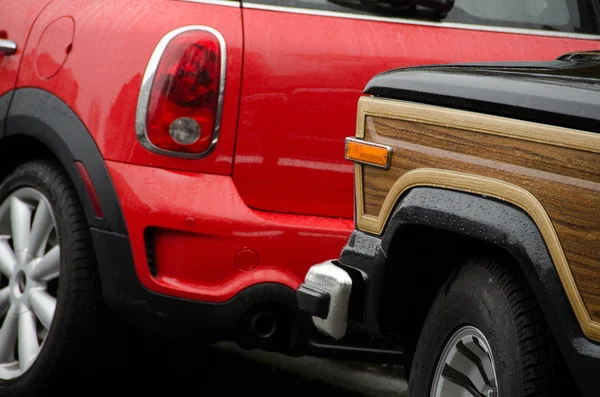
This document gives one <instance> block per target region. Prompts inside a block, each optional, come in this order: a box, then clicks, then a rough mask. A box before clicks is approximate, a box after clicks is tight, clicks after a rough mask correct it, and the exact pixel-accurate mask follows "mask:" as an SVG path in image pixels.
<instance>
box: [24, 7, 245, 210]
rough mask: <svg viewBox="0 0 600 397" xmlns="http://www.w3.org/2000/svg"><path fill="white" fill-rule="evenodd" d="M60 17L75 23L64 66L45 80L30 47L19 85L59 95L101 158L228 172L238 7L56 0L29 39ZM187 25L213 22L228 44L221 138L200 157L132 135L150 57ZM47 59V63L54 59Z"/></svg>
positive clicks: (238, 68) (236, 90) (238, 61)
mask: <svg viewBox="0 0 600 397" xmlns="http://www.w3.org/2000/svg"><path fill="white" fill-rule="evenodd" d="M109 4H110V5H109ZM167 9H168V12H165V10H167ZM65 16H68V17H71V18H73V20H74V21H75V39H74V41H73V45H72V50H71V51H70V53H69V55H68V58H67V59H66V61H64V64H63V65H62V68H61V69H60V70H59V71H58V72H57V73H56V75H55V76H53V77H52V78H50V79H44V78H42V77H41V76H39V74H38V72H37V69H36V62H40V61H39V57H42V56H43V55H44V53H40V49H39V48H37V46H35V45H32V46H28V47H27V49H26V50H25V53H24V54H23V60H22V65H21V73H20V74H19V79H18V83H17V87H37V88H41V89H44V90H47V91H49V92H52V93H54V94H55V95H57V96H58V97H60V98H61V99H62V100H63V101H64V102H66V103H67V104H68V105H69V106H70V107H71V108H72V109H74V110H75V112H76V113H77V114H78V115H79V117H80V118H81V120H82V121H83V123H84V124H85V126H86V127H87V128H88V130H89V131H91V133H92V135H93V138H94V140H95V142H96V144H97V145H98V148H99V149H100V152H101V153H102V155H103V157H104V158H105V159H106V160H113V161H121V162H126V163H130V164H140V165H146V166H152V167H161V168H169V169H181V170H188V171H196V172H202V173H216V174H225V175H227V174H230V173H231V167H232V157H233V147H234V141H235V132H236V124H237V114H238V102H239V96H240V79H241V72H242V21H241V10H240V8H237V7H219V6H214V5H207V4H195V3H192V2H179V1H168V0H163V1H152V2H149V1H145V0H111V2H110V3H106V2H95V1H89V0H54V1H52V3H50V5H49V6H48V7H47V8H46V9H45V10H44V11H43V12H42V13H41V14H40V16H39V17H38V19H37V21H36V23H35V25H34V27H33V29H32V30H31V35H30V36H31V38H30V42H32V43H37V42H39V41H40V38H41V37H42V35H43V34H44V32H45V31H46V28H47V27H48V26H49V25H51V24H52V22H53V21H55V20H57V19H59V18H61V17H65ZM186 25H206V26H210V27H213V28H215V29H217V30H218V31H219V32H221V34H222V35H223V36H224V38H225V41H226V43H227V81H226V84H225V90H226V91H225V100H224V105H223V117H222V123H221V136H220V139H219V144H218V145H217V147H216V148H215V150H214V151H213V152H212V153H211V155H210V156H208V157H206V158H204V159H201V160H188V159H181V158H177V157H170V156H163V155H159V154H155V153H152V152H150V151H148V150H146V149H145V148H144V147H142V145H140V144H139V142H138V140H137V137H136V134H135V114H136V105H137V99H138V95H139V93H140V85H141V80H142V75H143V73H144V71H145V69H146V66H147V64H148V60H149V59H150V55H151V54H152V51H153V50H154V47H155V46H156V44H157V43H158V42H159V40H160V39H161V38H162V37H163V36H164V35H165V34H167V33H168V32H170V31H171V30H174V29H176V28H178V27H181V26H186ZM44 50H45V49H44ZM44 59H46V62H52V58H51V57H45V58H44ZM125 212H126V211H125Z"/></svg>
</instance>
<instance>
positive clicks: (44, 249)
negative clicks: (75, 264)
mask: <svg viewBox="0 0 600 397" xmlns="http://www.w3.org/2000/svg"><path fill="white" fill-rule="evenodd" d="M59 274H60V247H59V244H58V234H57V229H56V222H55V219H54V215H53V214H52V209H51V207H50V205H49V203H48V200H47V199H46V197H44V195H43V194H42V193H41V192H39V191H38V190H36V189H32V188H22V189H19V190H17V191H15V192H13V193H12V194H11V195H10V196H9V197H8V198H7V199H6V200H5V201H4V202H3V203H2V204H0V379H12V378H16V377H18V376H20V375H22V374H23V373H24V372H25V371H27V369H29V367H31V365H32V364H33V363H34V362H35V360H36V358H37V356H38V354H39V353H40V350H41V349H42V346H43V344H44V341H45V340H46V337H47V335H48V332H49V330H50V327H51V325H52V320H53V318H54V312H55V309H56V295H57V290H58V278H59Z"/></svg>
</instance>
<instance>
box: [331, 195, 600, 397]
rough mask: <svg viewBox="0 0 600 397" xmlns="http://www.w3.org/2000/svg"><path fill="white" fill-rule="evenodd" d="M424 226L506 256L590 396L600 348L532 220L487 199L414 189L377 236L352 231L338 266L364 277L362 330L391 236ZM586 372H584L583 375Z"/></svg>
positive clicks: (373, 326)
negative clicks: (582, 322)
mask: <svg viewBox="0 0 600 397" xmlns="http://www.w3.org/2000/svg"><path fill="white" fill-rule="evenodd" d="M416 225H418V226H426V227H431V228H435V229H439V230H444V231H447V232H452V233H456V234H461V235H464V236H468V237H471V238H474V239H477V240H480V241H485V242H488V243H490V244H493V245H494V246H496V247H498V248H500V249H502V250H504V251H505V252H507V253H509V254H510V255H511V256H512V257H513V258H514V259H515V260H516V262H517V263H518V264H519V266H520V268H521V270H522V272H523V274H524V275H525V277H526V279H527V281H528V284H529V286H530V287H531V289H532V291H533V293H534V295H535V296H536V299H537V301H538V302H539V304H540V307H541V309H542V311H543V313H544V315H545V317H546V320H547V322H548V324H549V326H550V328H551V330H552V332H553V335H554V337H555V339H556V341H557V343H558V345H559V347H560V350H561V352H562V354H563V356H564V358H565V360H566V362H567V364H568V365H569V367H570V368H571V372H572V373H573V376H574V377H575V380H576V381H577V383H578V385H579V386H580V387H581V389H582V391H583V392H584V395H586V396H588V395H595V394H592V393H596V392H597V383H596V380H595V377H594V376H593V375H592V373H591V372H590V371H593V370H592V369H597V368H599V367H600V344H597V343H595V342H593V341H591V340H590V339H588V338H586V337H585V336H584V334H583V331H582V329H581V327H580V325H579V323H578V321H577V318H576V317H575V313H574V311H573V309H572V307H571V304H570V302H569V300H568V298H567V295H566V293H565V290H564V288H563V285H562V283H561V281H560V279H559V276H558V273H557V271H556V268H555V266H554V263H553V261H552V258H551V256H550V253H549V251H548V249H547V246H546V243H545V241H544V239H543V237H542V234H541V233H540V230H539V229H538V227H537V225H536V224H535V222H534V221H533V219H532V218H531V217H530V216H529V215H528V214H527V213H526V212H525V211H524V210H522V209H521V208H518V207H516V206H514V205H513V204H510V203H507V202H504V201H500V200H498V199H495V198H491V197H484V196H481V195H477V194H472V193H467V192H461V191H455V190H448V189H443V188H437V187H415V188H412V189H411V190H409V191H408V192H406V193H405V194H404V195H403V196H402V197H401V198H400V199H399V201H398V203H397V204H396V206H395V209H394V211H393V212H392V215H391V216H390V218H389V220H388V223H387V225H386V228H385V230H384V233H383V235H382V236H373V235H371V234H367V233H364V232H360V231H355V232H354V233H353V235H352V236H351V238H350V239H349V241H348V244H347V245H346V247H344V250H343V251H342V255H341V258H340V262H341V263H342V264H343V265H345V266H351V267H356V268H359V269H361V270H363V271H365V272H366V273H367V275H368V277H369V282H368V285H367V292H366V296H365V307H364V314H365V320H366V323H367V324H366V325H367V328H368V329H370V330H372V331H373V332H380V330H379V328H378V319H376V318H375V315H374V313H378V310H379V302H378V301H379V299H380V297H381V294H380V292H381V288H380V286H381V282H382V280H383V277H384V273H385V266H389V265H388V264H387V257H388V254H389V253H390V250H391V248H392V244H393V242H394V235H395V234H396V232H397V231H399V230H400V229H402V228H404V227H410V226H416ZM585 368H590V370H589V371H588V370H584V369H585Z"/></svg>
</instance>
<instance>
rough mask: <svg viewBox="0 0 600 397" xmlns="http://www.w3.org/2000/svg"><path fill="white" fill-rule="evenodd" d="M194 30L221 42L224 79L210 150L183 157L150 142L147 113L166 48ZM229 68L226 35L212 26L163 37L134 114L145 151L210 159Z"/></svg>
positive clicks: (218, 129)
mask: <svg viewBox="0 0 600 397" xmlns="http://www.w3.org/2000/svg"><path fill="white" fill-rule="evenodd" d="M192 30H202V31H205V32H209V33H212V34H213V35H214V36H215V37H216V38H217V40H219V46H220V49H221V78H220V81H219V100H218V104H217V113H216V115H215V126H214V128H213V132H212V141H211V143H210V146H209V147H208V148H207V149H206V150H205V151H204V152H202V153H193V154H192V153H180V152H174V151H172V150H165V149H160V148H158V147H156V146H154V144H152V142H150V140H149V139H148V132H147V131H146V116H147V111H148V103H149V101H150V91H151V90H152V83H153V82H154V76H155V75H156V69H157V68H158V64H159V62H160V59H161V58H162V55H163V53H164V51H165V49H166V48H167V45H168V44H169V43H170V42H171V40H173V38H175V37H176V36H178V35H180V34H181V33H185V32H189V31H192ZM226 68H227V47H226V45H225V39H224V38H223V35H222V34H221V33H220V32H219V31H218V30H216V29H214V28H211V27H209V26H202V25H189V26H183V27H180V28H177V29H175V30H172V31H170V32H169V33H167V34H166V35H164V36H163V38H162V39H160V41H159V42H158V44H157V45H156V48H154V51H153V52H152V56H150V61H148V66H146V71H145V72H144V77H143V78H142V85H141V87H140V93H139V96H138V103H137V108H136V112H135V132H136V135H137V138H138V140H139V141H140V143H141V144H142V146H144V147H145V148H146V149H148V150H150V151H151V152H154V153H158V154H163V155H166V156H174V157H183V158H189V159H198V158H202V157H205V156H207V155H208V154H209V153H210V152H212V150H213V149H214V148H215V145H216V144H217V141H218V140H219V132H220V129H221V115H222V113H223V97H224V95H225V75H226Z"/></svg>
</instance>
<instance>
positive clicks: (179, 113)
mask: <svg viewBox="0 0 600 397" xmlns="http://www.w3.org/2000/svg"><path fill="white" fill-rule="evenodd" d="M224 77H225V45H224V41H223V37H222V36H221V34H220V33H219V32H217V31H215V30H214V29H212V28H207V27H203V26H187V27H184V28H180V29H177V30H175V31H173V32H171V33H169V34H167V35H166V36H165V37H164V38H163V39H162V40H161V41H160V42H159V44H158V46H157V47H156V49H155V50H154V53H153V54H152V58H151V59H150V63H149V64H148V68H147V69H146V73H145V74H144V80H143V81H142V88H141V92H140V99H139V102H138V109H137V115H136V116H137V117H136V130H137V134H138V137H139V138H140V141H141V142H142V144H143V145H144V146H145V147H146V148H148V149H150V150H152V151H155V152H158V153H162V154H168V155H175V156H181V157H200V156H203V155H205V154H207V153H208V152H209V151H210V150H211V149H212V147H213V146H214V144H215V143H216V140H217V137H218V127H219V118H220V115H221V106H222V96H223V88H224V87H223V84H224V81H225V79H224Z"/></svg>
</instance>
